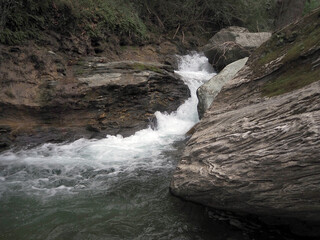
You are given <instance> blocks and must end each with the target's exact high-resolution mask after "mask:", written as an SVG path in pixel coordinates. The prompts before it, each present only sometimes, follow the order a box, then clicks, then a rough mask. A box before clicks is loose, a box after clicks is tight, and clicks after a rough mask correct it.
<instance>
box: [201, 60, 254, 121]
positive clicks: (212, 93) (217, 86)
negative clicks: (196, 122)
mask: <svg viewBox="0 0 320 240" xmlns="http://www.w3.org/2000/svg"><path fill="white" fill-rule="evenodd" d="M247 60H248V58H247V57H246V58H243V59H240V60H238V61H235V62H233V63H230V64H229V65H228V66H226V67H225V68H224V69H223V70H222V71H221V72H220V73H219V74H218V75H216V76H214V77H213V78H211V79H210V80H209V81H208V82H206V83H205V84H203V85H202V86H200V87H199V88H198V90H197V96H198V99H199V103H198V114H199V118H200V119H201V118H202V117H203V115H204V113H205V112H206V110H207V109H208V108H209V107H210V105H211V103H212V101H213V100H214V98H215V97H216V96H217V95H218V93H219V92H220V91H221V89H222V87H223V86H224V85H225V84H226V83H227V82H228V81H230V80H231V79H232V78H233V77H234V76H235V75H236V74H237V72H239V71H240V70H241V69H242V68H243V66H244V65H245V64H246V62H247Z"/></svg>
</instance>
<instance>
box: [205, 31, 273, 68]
mask: <svg viewBox="0 0 320 240" xmlns="http://www.w3.org/2000/svg"><path fill="white" fill-rule="evenodd" d="M270 37H271V33H269V32H257V33H252V32H249V31H248V29H246V28H242V27H235V26H233V27H228V28H225V29H222V30H221V31H219V32H218V33H216V34H215V35H214V36H213V37H212V38H211V39H210V40H209V43H208V44H207V45H205V46H204V47H202V48H201V50H202V51H203V52H204V54H205V56H206V57H207V58H208V59H209V62H210V63H211V64H212V65H213V67H214V68H215V69H216V70H217V71H221V70H222V69H223V68H224V67H225V66H227V65H228V64H230V63H232V62H234V61H237V60H239V59H241V58H245V57H248V56H249V55H250V54H251V53H252V52H253V50H255V49H256V48H258V47H259V46H260V45H261V44H262V43H264V42H265V41H267V40H268V39H269V38H270Z"/></svg>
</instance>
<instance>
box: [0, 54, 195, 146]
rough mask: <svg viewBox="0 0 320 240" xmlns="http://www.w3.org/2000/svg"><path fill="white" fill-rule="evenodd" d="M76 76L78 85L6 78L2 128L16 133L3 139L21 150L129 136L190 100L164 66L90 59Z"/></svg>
mask: <svg viewBox="0 0 320 240" xmlns="http://www.w3.org/2000/svg"><path fill="white" fill-rule="evenodd" d="M54 57H56V56H54ZM73 72H74V75H75V77H74V78H73V79H65V78H63V76H61V78H55V77H51V76H48V75H41V76H40V77H39V78H38V77H37V76H34V77H35V78H34V79H30V80H29V79H27V80H26V81H25V82H22V81H13V80H10V79H6V80H5V78H3V79H2V82H1V90H0V124H2V125H4V124H6V125H8V126H9V127H10V129H11V131H10V132H4V133H1V134H2V135H6V136H9V135H10V136H11V138H13V142H14V143H16V144H21V145H26V144H31V143H35V144H38V143H43V142H47V141H51V142H55V141H65V140H74V139H77V138H81V137H88V138H91V137H105V136H106V135H107V134H121V135H124V136H128V135H131V134H133V133H134V132H136V131H138V130H141V129H143V128H146V127H147V126H148V125H149V123H150V122H152V121H153V119H154V115H153V113H154V112H156V111H162V112H164V111H167V112H168V113H170V112H172V111H175V110H176V109H177V108H178V107H179V106H180V105H181V104H182V103H183V102H184V101H185V100H186V99H187V98H188V97H189V96H190V92H189V89H188V87H187V86H186V85H185V84H184V82H183V81H182V80H181V79H180V78H178V77H177V76H176V75H175V74H174V73H173V69H172V67H171V66H169V65H165V64H160V63H150V62H148V63H146V62H135V61H122V62H109V63H107V59H105V58H88V59H86V60H84V61H78V62H77V63H76V64H74V67H73ZM8 83H9V84H8ZM8 94H10V97H8ZM6 146H7V145H6Z"/></svg>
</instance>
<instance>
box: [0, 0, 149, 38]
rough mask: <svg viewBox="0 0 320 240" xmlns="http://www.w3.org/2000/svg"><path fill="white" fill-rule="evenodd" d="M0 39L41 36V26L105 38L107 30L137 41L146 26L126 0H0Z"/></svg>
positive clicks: (142, 34)
mask: <svg viewBox="0 0 320 240" xmlns="http://www.w3.org/2000/svg"><path fill="white" fill-rule="evenodd" d="M0 12H3V15H2V16H1V18H0V33H1V34H0V42H1V43H5V44H17V43H20V42H21V41H23V40H25V39H40V38H41V34H42V32H43V31H44V30H53V31H56V32H58V33H61V34H65V35H68V34H77V35H81V36H89V37H91V38H93V39H107V38H108V36H110V34H116V35H117V36H119V37H127V38H131V39H132V40H135V41H139V40H140V39H143V38H144V37H146V27H145V25H144V23H143V22H142V21H141V19H140V18H139V17H138V16H137V14H136V11H135V10H134V9H133V5H132V4H131V3H130V2H129V1H126V0H117V1H115V0H41V1H38V0H0Z"/></svg>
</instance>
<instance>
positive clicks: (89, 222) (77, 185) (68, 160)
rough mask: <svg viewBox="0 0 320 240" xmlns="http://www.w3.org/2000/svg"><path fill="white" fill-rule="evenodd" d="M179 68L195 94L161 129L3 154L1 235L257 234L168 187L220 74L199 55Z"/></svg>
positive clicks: (178, 237)
mask: <svg viewBox="0 0 320 240" xmlns="http://www.w3.org/2000/svg"><path fill="white" fill-rule="evenodd" d="M176 73H177V74H179V75H180V76H181V77H182V78H183V80H184V81H185V83H186V84H187V85H188V86H189V88H190V90H191V97H190V98H189V99H188V100H187V101H186V102H185V103H184V104H183V105H181V106H180V107H179V109H178V110H177V111H176V112H174V113H172V114H170V115H168V114H166V113H160V112H157V113H155V115H156V117H157V127H156V129H152V128H148V129H144V130H141V131H139V132H136V133H135V135H132V136H130V137H127V138H123V137H122V136H120V135H118V136H106V138H104V139H101V140H95V139H91V140H88V139H79V140H77V141H75V142H72V143H64V144H52V143H47V144H44V145H41V146H38V147H36V148H32V149H25V150H19V151H6V152H4V153H2V154H1V155H0V239H1V240H2V239H10V240H11V239H17V240H19V239H32V240H36V239H39V240H43V239H47V240H49V239H50V240H52V239H57V240H58V239H59V240H60V239H66V240H67V239H68V240H71V239H77V240H78V239H80V240H81V239H86V240H87V239H108V240H113V239H130V240H132V239H146V240H148V239H164V240H167V239H175V240H194V239H196V240H197V239H198V240H207V239H210V240H222V239H228V240H232V239H240V240H241V239H252V237H251V236H250V234H249V233H248V232H247V231H244V230H243V229H241V228H238V227H235V226H234V225H236V224H233V225H232V224H231V225H230V224H229V223H230V221H229V220H227V221H218V220H217V217H212V216H211V215H212V213H210V211H208V210H207V209H206V208H204V207H202V206H198V205H195V204H192V203H187V202H183V201H181V200H179V199H177V198H175V197H173V196H171V195H170V193H169V188H168V187H169V185H170V180H171V176H172V174H173V171H174V169H175V166H176V165H177V163H178V161H179V157H180V156H181V154H182V151H183V147H184V144H185V140H186V139H185V133H186V132H187V131H188V130H189V129H190V128H191V127H192V126H193V125H194V124H195V123H196V122H197V121H198V120H199V119H198V115H197V107H196V106H197V97H196V89H197V88H198V87H199V86H200V85H201V84H203V83H204V82H205V81H207V80H209V79H210V78H211V77H212V76H214V75H215V73H214V71H213V69H212V67H211V66H210V64H209V63H208V61H207V59H206V58H205V57H204V56H202V55H200V54H197V53H194V54H190V55H186V56H181V57H180V64H179V69H178V71H176ZM232 221H235V220H232ZM236 221H238V220H236ZM259 231H260V230H259ZM266 239H269V238H266ZM270 239H272V238H270ZM278 239H279V238H278Z"/></svg>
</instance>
